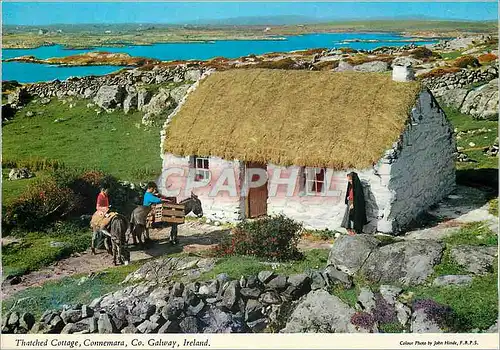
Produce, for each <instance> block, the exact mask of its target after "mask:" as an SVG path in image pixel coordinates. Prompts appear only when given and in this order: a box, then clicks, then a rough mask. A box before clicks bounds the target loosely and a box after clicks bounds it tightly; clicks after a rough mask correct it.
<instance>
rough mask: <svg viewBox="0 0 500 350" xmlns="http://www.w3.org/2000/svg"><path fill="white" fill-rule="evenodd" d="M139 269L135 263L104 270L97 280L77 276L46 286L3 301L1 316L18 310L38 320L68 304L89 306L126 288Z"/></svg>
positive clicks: (24, 291)
mask: <svg viewBox="0 0 500 350" xmlns="http://www.w3.org/2000/svg"><path fill="white" fill-rule="evenodd" d="M143 262H144V261H142V262H141V263H143ZM138 268H139V263H138V262H135V263H131V264H130V265H128V266H119V267H114V268H109V269H106V270H103V271H101V272H99V273H97V275H96V276H95V277H94V278H90V277H87V276H85V275H75V276H72V277H65V278H63V279H61V280H58V281H54V282H47V283H44V284H43V285H42V286H40V287H32V288H28V289H25V290H23V291H21V292H19V293H17V294H15V295H14V296H12V297H11V298H9V299H7V300H4V301H3V303H2V312H4V313H5V312H6V311H8V310H10V309H11V308H12V307H14V306H15V309H16V311H19V312H21V313H23V312H31V313H32V314H34V316H35V317H36V318H39V317H40V316H41V315H42V313H43V312H44V311H45V310H47V309H57V308H60V307H62V306H63V305H65V304H66V305H67V304H78V303H81V304H88V303H90V302H91V301H92V300H93V299H95V298H97V297H100V296H102V295H104V294H106V293H110V292H114V291H117V290H119V289H122V288H124V287H125V285H122V284H120V282H121V281H123V280H124V279H125V277H126V276H127V275H128V274H129V273H131V272H134V271H135V270H137V269H138Z"/></svg>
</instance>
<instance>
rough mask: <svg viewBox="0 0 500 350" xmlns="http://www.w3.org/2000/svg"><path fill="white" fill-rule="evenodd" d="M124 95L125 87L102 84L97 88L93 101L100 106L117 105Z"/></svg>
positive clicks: (109, 106)
mask: <svg viewBox="0 0 500 350" xmlns="http://www.w3.org/2000/svg"><path fill="white" fill-rule="evenodd" d="M124 97H125V88H123V87H122V86H120V85H104V86H101V87H100V88H99V90H98V91H97V94H96V96H95V97H94V102H95V104H96V105H98V106H99V107H101V108H104V109H110V108H115V107H119V106H120V105H121V103H122V102H123V99H124Z"/></svg>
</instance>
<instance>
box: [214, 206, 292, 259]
mask: <svg viewBox="0 0 500 350" xmlns="http://www.w3.org/2000/svg"><path fill="white" fill-rule="evenodd" d="M301 231H302V224H300V223H297V222H296V221H294V220H292V219H289V218H287V217H285V216H284V215H278V216H273V217H266V218H263V219H258V220H254V221H243V222H241V223H239V224H238V225H237V226H236V228H235V229H234V230H233V233H232V235H231V237H230V238H229V239H228V240H225V241H223V242H222V243H220V244H219V245H218V246H217V247H216V248H215V254H216V255H218V256H225V255H251V256H256V257H261V258H266V259H270V260H275V261H283V260H292V259H300V258H302V254H301V253H300V252H299V250H298V249H297V244H298V242H299V239H300V235H301Z"/></svg>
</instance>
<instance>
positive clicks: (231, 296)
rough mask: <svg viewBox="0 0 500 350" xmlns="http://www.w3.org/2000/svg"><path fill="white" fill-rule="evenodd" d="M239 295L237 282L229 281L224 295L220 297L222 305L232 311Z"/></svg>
mask: <svg viewBox="0 0 500 350" xmlns="http://www.w3.org/2000/svg"><path fill="white" fill-rule="evenodd" d="M239 294H240V284H239V282H238V281H230V282H229V285H228V286H227V288H226V290H225V291H224V294H223V295H222V301H221V302H222V305H224V306H225V307H227V308H228V309H232V308H233V306H234V305H235V303H236V301H237V300H238V296H239Z"/></svg>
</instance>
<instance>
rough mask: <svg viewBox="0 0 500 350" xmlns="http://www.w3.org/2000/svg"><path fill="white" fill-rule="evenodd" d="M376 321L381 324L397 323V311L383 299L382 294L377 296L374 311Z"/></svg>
mask: <svg viewBox="0 0 500 350" xmlns="http://www.w3.org/2000/svg"><path fill="white" fill-rule="evenodd" d="M373 316H374V317H375V320H376V321H377V322H378V323H379V324H380V325H384V324H390V323H394V322H397V320H398V319H397V317H396V309H395V308H394V306H393V305H390V304H389V303H388V302H387V301H385V299H384V298H383V297H382V295H381V294H380V293H377V294H375V309H374V310H373Z"/></svg>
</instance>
